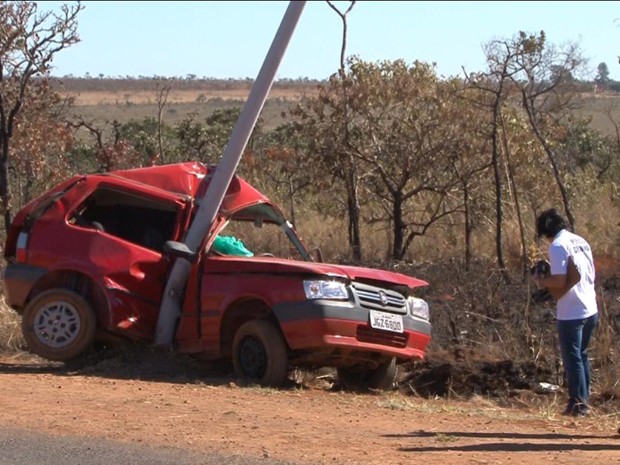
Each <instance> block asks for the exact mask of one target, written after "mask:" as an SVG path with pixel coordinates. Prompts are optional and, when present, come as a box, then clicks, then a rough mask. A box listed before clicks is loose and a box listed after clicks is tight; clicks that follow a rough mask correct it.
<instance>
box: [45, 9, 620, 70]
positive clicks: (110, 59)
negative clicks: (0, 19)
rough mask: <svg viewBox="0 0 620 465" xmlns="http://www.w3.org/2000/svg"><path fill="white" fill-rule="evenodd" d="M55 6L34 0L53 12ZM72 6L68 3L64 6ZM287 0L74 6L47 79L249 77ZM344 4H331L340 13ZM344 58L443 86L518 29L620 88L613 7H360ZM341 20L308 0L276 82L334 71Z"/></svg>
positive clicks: (478, 64) (619, 36)
mask: <svg viewBox="0 0 620 465" xmlns="http://www.w3.org/2000/svg"><path fill="white" fill-rule="evenodd" d="M62 3H63V2H56V1H46V2H38V7H39V11H50V10H52V11H54V10H57V9H58V8H59V6H60V5H61V4H62ZM66 3H69V4H71V3H72V2H66ZM288 3H289V2H288V1H188V2H186V1H92V0H86V1H83V3H82V4H83V5H84V10H83V11H81V12H80V13H79V15H78V34H79V36H80V39H81V41H80V42H79V43H78V44H76V45H73V46H72V47H70V48H68V49H66V50H63V51H61V52H60V53H58V54H57V56H56V58H55V59H54V62H53V66H54V69H53V72H52V74H53V75H54V76H66V75H73V76H76V77H82V76H86V75H90V76H93V77H97V76H99V75H103V76H105V77H119V76H121V77H125V76H132V77H138V76H147V77H152V76H161V77H186V76H188V75H195V76H197V77H206V78H217V79H228V78H232V79H243V78H252V79H254V78H256V75H257V74H258V71H259V70H260V67H261V66H262V64H263V60H264V58H265V55H266V54H267V51H268V50H269V47H270V46H271V43H272V41H273V38H274V36H275V33H276V31H277V29H278V27H279V25H280V22H281V21H282V17H283V16H284V12H285V11H286V8H287V7H288ZM349 3H350V2H348V1H335V2H334V4H335V5H336V6H338V7H339V8H340V9H342V10H343V11H344V9H346V7H347V6H348V5H349ZM347 24H348V34H347V50H346V55H347V56H351V55H356V56H358V57H359V58H360V59H362V60H365V61H370V62H378V61H382V60H396V59H403V60H405V61H406V62H407V63H413V62H414V61H415V60H421V61H424V62H428V63H435V64H436V70H437V74H438V75H440V76H443V77H449V76H463V68H465V70H466V71H467V72H468V73H469V72H475V71H482V70H484V64H485V62H484V52H483V45H484V44H485V43H488V42H490V41H491V40H494V39H510V38H512V37H513V36H515V34H517V33H518V32H519V31H521V30H522V31H526V32H531V33H538V32H540V31H541V30H544V31H545V34H546V36H547V40H548V42H550V43H552V44H555V45H558V46H560V45H562V44H564V43H567V42H575V43H577V44H579V46H580V48H581V50H582V53H583V55H584V56H585V57H586V58H588V63H589V70H590V74H589V75H588V76H589V77H591V78H594V77H595V76H596V69H597V66H598V64H599V63H601V62H605V63H606V64H607V66H608V69H609V72H610V77H611V78H612V79H620V64H618V56H619V55H620V2H613V1H516V2H512V1H482V2H477V1H456V2H452V1H431V2H425V1H385V0H382V1H357V3H356V4H355V6H354V7H353V9H352V11H351V12H350V14H349V16H348V22H347ZM341 44H342V21H341V19H340V17H339V16H338V15H337V14H336V13H335V12H334V11H333V10H332V9H331V8H330V7H329V5H328V4H327V3H326V2H325V1H318V0H317V1H308V2H306V5H305V7H304V10H303V12H302V14H301V17H300V19H299V22H298V23H297V26H296V28H295V31H294V33H293V36H292V38H291V40H290V43H289V46H288V48H287V50H286V53H285V55H284V58H283V60H282V62H281V64H280V67H279V69H278V73H277V75H276V79H283V78H290V79H297V78H309V79H319V80H322V79H327V78H328V77H329V76H330V75H331V74H332V73H334V72H336V71H337V70H338V67H339V62H340V49H341Z"/></svg>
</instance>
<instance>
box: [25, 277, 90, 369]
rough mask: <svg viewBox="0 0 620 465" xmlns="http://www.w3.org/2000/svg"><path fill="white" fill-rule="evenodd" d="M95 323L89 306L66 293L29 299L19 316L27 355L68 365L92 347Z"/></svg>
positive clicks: (59, 291) (54, 292) (60, 291)
mask: <svg viewBox="0 0 620 465" xmlns="http://www.w3.org/2000/svg"><path fill="white" fill-rule="evenodd" d="M96 326H97V319H96V316H95V312H94V311H93V309H92V307H91V306H90V305H89V303H88V302H87V301H86V300H85V299H84V298H83V297H82V296H81V295H79V294H77V293H75V292H73V291H70V290H67V289H50V290H47V291H44V292H42V293H41V294H39V295H37V296H36V297H35V298H34V299H32V300H31V301H30V302H29V303H28V305H26V308H25V309H24V313H23V315H22V332H23V334H24V339H25V340H26V344H27V345H28V347H29V348H30V351H31V352H33V353H35V354H37V355H39V356H41V357H43V358H45V359H48V360H55V361H68V360H72V359H74V358H76V357H78V356H79V355H81V354H82V353H83V352H85V351H86V350H87V349H88V348H89V347H90V346H91V344H92V343H93V340H94V338H95V329H96Z"/></svg>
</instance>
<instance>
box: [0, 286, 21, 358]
mask: <svg viewBox="0 0 620 465" xmlns="http://www.w3.org/2000/svg"><path fill="white" fill-rule="evenodd" d="M23 348H24V339H23V337H22V333H21V317H20V316H19V315H17V313H15V312H14V311H13V310H11V309H10V308H9V307H8V306H7V305H6V304H5V302H4V297H0V352H15V351H19V350H23Z"/></svg>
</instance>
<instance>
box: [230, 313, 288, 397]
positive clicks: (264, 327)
mask: <svg viewBox="0 0 620 465" xmlns="http://www.w3.org/2000/svg"><path fill="white" fill-rule="evenodd" d="M233 365H234V367H235V373H236V375H237V376H238V377H239V378H241V379H245V380H248V381H254V382H257V383H259V384H261V385H264V386H281V385H282V384H284V382H285V381H286V377H287V374H288V356H287V348H286V342H285V340H284V337H283V336H282V334H281V333H280V331H279V330H278V328H276V327H275V325H273V324H272V323H270V322H268V321H264V320H252V321H248V322H246V323H244V324H243V325H241V327H240V328H239V330H238V331H237V333H236V334H235V340H234V343H233Z"/></svg>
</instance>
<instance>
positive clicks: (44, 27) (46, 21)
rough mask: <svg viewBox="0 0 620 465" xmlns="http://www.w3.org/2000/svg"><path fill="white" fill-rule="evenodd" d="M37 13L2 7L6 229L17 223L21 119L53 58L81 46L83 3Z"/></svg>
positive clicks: (1, 168) (28, 6)
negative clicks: (15, 140)
mask: <svg viewBox="0 0 620 465" xmlns="http://www.w3.org/2000/svg"><path fill="white" fill-rule="evenodd" d="M37 8H38V7H37V3H35V2H25V1H24V2H22V1H10V2H9V1H7V2H2V3H0V27H1V28H2V33H1V34H0V209H1V212H2V214H3V216H4V225H5V228H7V229H8V228H9V227H10V225H11V220H12V215H11V188H10V182H9V179H10V178H9V166H10V161H11V138H12V137H13V133H14V129H15V124H16V120H17V117H18V115H19V114H20V111H21V110H22V107H23V106H24V104H25V103H26V102H27V101H28V99H30V98H32V96H33V94H35V93H33V92H32V88H33V87H36V86H37V83H35V82H34V80H35V78H47V77H49V74H50V69H51V65H52V59H53V58H54V56H55V55H56V54H57V53H58V52H60V51H61V50H63V49H65V48H67V47H69V46H71V45H73V44H75V43H77V42H79V37H78V35H77V15H78V13H79V11H81V10H82V8H83V7H82V6H81V4H80V2H77V4H76V5H74V6H68V5H66V4H63V5H62V6H61V7H60V12H59V13H55V12H43V13H39V12H38V9H37Z"/></svg>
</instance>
